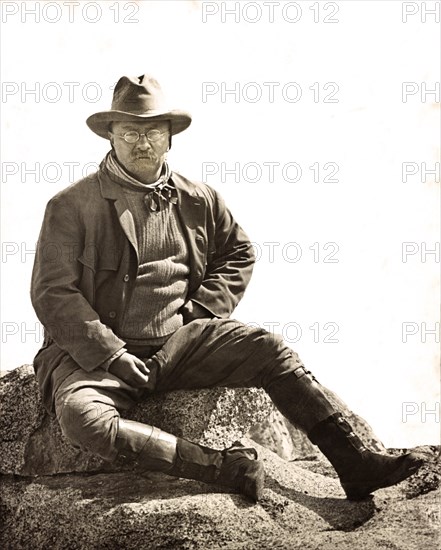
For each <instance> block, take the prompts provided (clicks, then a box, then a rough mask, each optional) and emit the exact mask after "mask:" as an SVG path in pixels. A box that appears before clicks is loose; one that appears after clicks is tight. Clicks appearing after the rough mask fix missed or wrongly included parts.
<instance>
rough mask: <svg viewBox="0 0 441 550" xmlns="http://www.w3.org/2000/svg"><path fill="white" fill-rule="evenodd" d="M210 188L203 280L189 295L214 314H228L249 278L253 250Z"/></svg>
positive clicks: (253, 259)
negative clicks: (209, 233)
mask: <svg viewBox="0 0 441 550" xmlns="http://www.w3.org/2000/svg"><path fill="white" fill-rule="evenodd" d="M212 191H213V192H214V205H213V226H214V233H213V235H214V236H213V237H212V241H213V242H209V243H208V256H207V265H206V270H205V274H204V277H203V280H202V283H201V285H200V287H199V288H198V289H197V290H196V291H195V292H194V293H193V294H192V295H191V296H189V297H188V298H189V299H191V300H192V301H193V302H196V303H198V304H199V305H201V306H203V307H204V308H206V309H207V310H208V311H210V312H211V313H212V314H213V315H214V316H216V317H220V318H227V317H229V316H230V315H231V313H232V312H233V310H234V308H235V307H236V306H237V304H238V303H239V301H240V300H241V299H242V296H243V295H244V292H245V289H246V287H247V285H248V283H249V281H250V279H251V274H252V271H253V265H254V261H255V254H254V250H253V246H252V244H251V242H250V241H249V239H248V237H247V235H246V233H245V232H244V230H243V229H242V228H241V227H240V226H239V224H238V223H237V222H236V221H235V220H234V218H233V216H232V215H231V212H230V211H229V210H228V208H227V207H226V206H225V203H224V200H223V199H222V197H220V195H219V194H218V193H217V192H216V191H214V190H212ZM209 238H210V237H209Z"/></svg>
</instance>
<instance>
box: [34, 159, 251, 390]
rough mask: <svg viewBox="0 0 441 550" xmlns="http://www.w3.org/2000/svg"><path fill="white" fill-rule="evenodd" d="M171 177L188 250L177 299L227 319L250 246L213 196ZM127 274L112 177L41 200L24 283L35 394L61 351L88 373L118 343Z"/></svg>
mask: <svg viewBox="0 0 441 550" xmlns="http://www.w3.org/2000/svg"><path fill="white" fill-rule="evenodd" d="M171 177H172V180H173V182H174V184H175V186H176V188H177V191H178V212H179V216H180V220H181V223H182V227H183V229H184V233H185V237H186V239H187V244H188V248H189V257H190V276H189V289H188V295H187V300H190V299H191V300H193V301H195V302H197V303H199V304H200V305H202V306H203V307H205V308H206V309H208V310H209V311H210V312H211V313H212V314H213V315H214V316H216V317H219V318H226V317H229V316H230V314H231V313H232V311H233V309H234V308H235V307H236V305H237V303H238V302H239V300H240V299H241V298H242V296H243V293H244V291H245V288H246V286H247V284H248V282H249V280H250V277H251V272H252V267H253V263H254V253H253V248H252V245H251V243H250V242H249V240H248V238H247V236H246V234H245V233H244V231H243V230H242V229H241V228H240V226H239V225H238V224H237V223H236V222H235V221H234V219H233V217H232V216H231V213H230V212H229V210H228V209H227V208H226V206H225V204H224V202H223V200H222V198H221V197H220V196H219V195H218V193H217V192H216V191H215V190H214V189H212V188H210V187H209V186H207V185H205V184H202V183H193V182H191V181H189V180H187V179H186V178H184V177H182V176H181V175H179V174H177V173H175V172H172V176H171ZM137 270H138V250H137V243H136V233H135V225H134V221H133V218H132V214H131V213H130V211H129V209H128V206H127V203H126V199H125V196H124V193H123V190H122V188H121V186H120V185H119V184H118V179H117V177H116V176H115V175H113V174H112V173H110V172H108V171H107V170H106V169H105V168H104V167H101V168H100V170H99V171H98V172H97V173H96V174H93V175H92V176H89V177H87V178H85V179H83V180H80V181H79V182H77V183H74V184H72V185H70V186H69V187H67V188H66V189H64V190H63V191H61V192H60V193H58V194H57V195H55V196H54V197H53V198H52V199H51V200H50V201H49V203H48V205H47V207H46V211H45V215H44V220H43V225H42V229H41V232H40V237H39V241H38V245H37V251H36V256H35V263H34V269H33V273H32V285H31V300H32V304H33V306H34V309H35V311H36V314H37V317H38V318H39V320H40V321H41V323H42V324H43V326H44V327H45V339H44V342H43V346H42V348H41V349H40V350H39V352H38V353H37V356H36V357H35V360H34V367H35V370H36V373H37V378H38V380H39V383H40V387H42V389H44V391H43V394H46V395H47V391H48V390H50V388H49V386H50V383H51V382H50V378H51V373H52V372H53V370H54V369H56V368H57V366H58V365H59V364H60V363H61V362H62V361H63V357H64V356H65V355H66V354H68V355H69V356H70V357H71V358H72V359H73V360H74V361H75V362H76V363H78V365H80V367H82V368H83V369H84V370H85V371H91V370H94V369H97V368H99V367H100V365H102V364H103V363H104V362H105V361H106V360H107V359H109V358H110V357H111V356H112V355H113V353H115V352H116V351H118V350H119V349H121V348H122V347H123V346H124V344H125V342H124V340H122V339H121V338H119V337H118V326H119V322H120V319H121V317H122V314H123V312H124V309H125V308H126V307H127V304H128V303H129V300H130V296H131V293H132V291H133V288H134V283H135V279H136V274H137ZM46 348H51V349H46ZM42 350H45V353H44V362H43V361H39V354H40V352H41V351H42ZM43 363H44V364H43Z"/></svg>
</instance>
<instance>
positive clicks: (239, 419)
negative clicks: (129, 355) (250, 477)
mask: <svg viewBox="0 0 441 550" xmlns="http://www.w3.org/2000/svg"><path fill="white" fill-rule="evenodd" d="M273 410H274V407H273V405H272V403H271V400H270V399H269V398H268V397H267V395H266V394H265V392H264V391H263V390H257V389H254V388H252V389H239V390H233V389H227V388H214V389H210V390H198V391H175V392H169V393H166V394H158V395H154V396H151V397H150V398H149V399H148V400H147V401H145V402H143V403H140V404H139V405H138V406H137V407H135V408H134V409H133V410H131V411H130V413H128V414H127V415H125V416H127V418H130V419H132V420H137V421H140V422H145V423H148V424H153V425H155V426H158V427H160V428H161V429H163V430H165V431H169V432H171V433H173V434H175V435H177V436H182V437H186V438H188V439H190V440H192V441H195V442H197V443H202V444H204V445H209V446H212V447H215V448H219V449H220V448H224V447H228V446H230V445H231V444H232V443H233V441H235V440H237V439H240V438H241V437H243V435H244V434H245V433H246V432H247V431H248V430H249V429H250V427H251V426H252V425H254V424H256V423H257V422H260V421H262V420H263V419H264V418H265V417H266V416H268V415H269V414H270V413H271V411H273ZM104 467H105V464H104V462H103V461H101V460H100V459H97V458H95V457H94V456H92V455H91V454H89V453H85V452H82V451H79V450H76V449H75V448H73V447H72V446H71V445H70V444H69V443H68V442H67V441H66V440H65V439H64V437H63V436H62V434H61V430H60V428H59V426H58V422H57V421H56V420H55V419H54V418H52V417H51V416H49V415H48V414H47V413H46V412H45V410H44V408H43V406H42V403H41V399H40V394H39V389H38V385H37V381H36V379H35V374H34V370H33V368H32V366H31V365H24V366H22V367H19V368H18V369H15V370H14V371H11V372H9V373H8V374H6V375H5V376H3V377H2V378H1V379H0V473H4V474H20V475H36V474H40V475H45V474H54V473H68V472H82V471H84V472H85V471H97V470H100V469H103V468H104Z"/></svg>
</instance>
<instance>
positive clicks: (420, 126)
mask: <svg viewBox="0 0 441 550" xmlns="http://www.w3.org/2000/svg"><path fill="white" fill-rule="evenodd" d="M77 4H78V5H77ZM432 4H434V5H435V4H436V3H435V2H425V3H424V2H400V1H384V2H380V1H370V2H363V1H353V0H348V1H340V2H306V1H299V2H283V1H280V2H260V3H256V2H246V1H242V2H240V3H239V2H199V1H186V0H179V1H161V2H157V1H142V2H123V1H121V2H115V1H109V2H77V3H75V2H26V3H24V2H2V3H1V10H2V12H1V17H2V29H1V31H2V32H1V59H0V61H1V67H2V69H1V80H2V97H1V134H2V135H1V137H2V139H1V161H2V184H1V209H2V212H1V214H2V218H1V240H2V258H1V329H2V356H1V369H2V370H11V369H14V368H16V367H18V366H20V365H22V364H25V363H31V362H32V358H33V356H34V355H35V353H36V352H37V351H38V349H39V347H40V345H41V343H42V339H41V326H40V325H39V323H38V320H37V318H36V316H35V314H34V312H33V309H32V305H31V303H30V299H29V286H30V277H31V271H32V265H33V260H34V254H33V252H32V251H33V250H34V249H35V243H36V240H37V238H38V232H39V230H40V226H41V222H42V217H43V212H44V208H45V205H46V203H47V201H48V200H49V199H50V198H51V197H52V196H53V195H54V194H55V193H56V192H58V191H59V190H61V189H63V188H64V187H66V186H67V185H69V184H71V183H73V182H74V181H75V180H78V179H80V178H81V177H82V176H83V175H87V174H88V173H90V172H91V171H93V170H94V169H95V167H96V166H97V164H98V163H99V162H100V161H101V159H102V158H103V157H104V155H105V154H106V152H107V150H108V148H109V147H108V142H107V141H106V140H103V139H101V138H99V137H97V136H96V135H94V134H93V133H92V132H90V130H89V129H88V128H87V126H86V125H85V119H86V118H87V117H88V116H89V115H90V114H92V113H94V112H96V111H101V110H107V109H109V108H110V103H111V97H112V89H113V86H114V84H115V83H116V81H117V80H118V79H119V77H120V76H122V75H124V74H125V75H141V74H143V73H146V72H148V73H151V74H153V75H154V76H155V77H156V78H157V79H158V80H159V81H160V82H161V84H162V86H163V87H164V88H165V90H166V91H167V92H168V96H169V101H170V105H171V106H172V107H174V108H182V109H186V110H188V111H190V112H191V113H192V115H193V123H192V125H191V126H190V128H189V129H188V130H187V131H186V132H184V133H183V134H181V135H179V136H176V137H175V139H174V141H173V147H172V150H171V151H170V153H169V162H170V165H171V167H172V169H174V170H176V171H178V172H180V173H182V174H183V175H185V176H186V177H188V178H190V179H195V180H200V181H201V180H202V181H205V182H206V183H208V184H210V185H212V186H213V187H215V188H216V189H217V190H218V191H219V192H220V193H221V194H222V195H223V197H224V198H225V200H226V202H227V204H228V206H229V208H230V209H231V211H232V213H233V215H234V216H235V217H236V219H237V220H238V222H239V223H240V224H241V225H242V226H243V228H244V229H245V230H246V232H247V233H248V235H249V237H250V240H251V241H252V242H253V243H254V246H255V249H256V252H257V257H258V261H257V263H256V267H255V271H254V275H253V279H252V282H251V283H250V285H249V287H248V290H247V292H246V294H245V297H244V299H243V301H242V302H241V303H240V304H239V306H238V308H237V309H236V311H235V312H234V314H233V316H234V318H236V319H239V320H241V321H243V322H246V323H250V324H254V325H259V326H262V327H264V328H267V329H268V330H273V331H274V332H277V333H281V334H282V335H283V336H284V338H285V340H286V342H287V343H288V344H289V345H290V346H292V347H293V349H295V350H296V351H297V352H298V353H299V354H300V356H301V358H302V359H303V361H304V363H305V364H306V366H307V367H308V368H309V369H310V370H312V372H313V373H314V374H315V376H316V377H317V378H318V380H319V381H321V382H322V383H324V384H326V385H327V386H329V387H330V388H331V389H332V390H334V391H336V392H337V393H338V394H339V395H340V396H341V397H342V399H343V400H344V401H346V403H347V404H348V405H349V406H350V407H351V408H352V409H353V410H354V411H355V412H357V413H358V414H361V415H362V416H364V418H366V420H367V421H368V422H369V423H370V424H371V425H372V427H373V428H374V430H375V431H376V433H377V434H378V436H379V437H380V439H382V440H383V442H384V443H385V445H386V446H413V445H417V444H437V443H439V301H440V300H439V297H440V296H439V289H440V287H439V268H440V263H439V261H440V260H439V239H440V237H439V230H440V227H439V225H440V211H439V208H440V200H439V175H435V174H434V173H433V171H434V169H435V168H436V165H435V163H436V162H439V155H440V148H439V145H440V112H439V106H440V105H439V80H440V75H439V66H440V59H439V56H440V54H439V52H440V27H439V16H438V15H434V14H430V13H425V12H424V9H426V10H427V9H429V8H430V6H431V5H432ZM438 6H439V3H438ZM32 12H33V13H32ZM437 21H438V24H437ZM437 82H438V84H436V83H437ZM430 90H436V93H434V92H433V91H432V92H430ZM228 92H230V93H228ZM437 168H438V172H439V164H438V166H437ZM430 171H432V173H430ZM430 251H432V253H431V252H430ZM436 333H437V334H436ZM430 411H432V412H430ZM434 411H437V413H436V414H435V413H434Z"/></svg>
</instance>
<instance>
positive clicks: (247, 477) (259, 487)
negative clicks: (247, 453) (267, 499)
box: [241, 460, 265, 502]
mask: <svg viewBox="0 0 441 550" xmlns="http://www.w3.org/2000/svg"><path fill="white" fill-rule="evenodd" d="M264 487H265V470H264V467H263V464H262V463H261V462H259V461H257V460H253V461H251V464H249V465H248V467H247V469H246V471H245V473H244V476H243V483H242V487H241V493H243V494H244V495H247V496H248V497H250V498H251V499H252V500H254V502H257V501H259V500H260V499H261V498H262V496H263V490H264Z"/></svg>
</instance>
